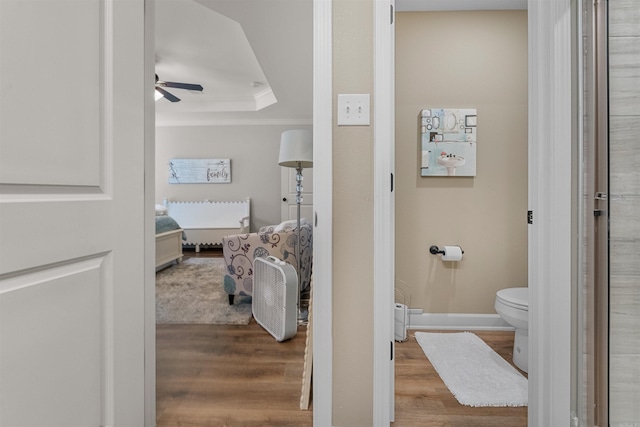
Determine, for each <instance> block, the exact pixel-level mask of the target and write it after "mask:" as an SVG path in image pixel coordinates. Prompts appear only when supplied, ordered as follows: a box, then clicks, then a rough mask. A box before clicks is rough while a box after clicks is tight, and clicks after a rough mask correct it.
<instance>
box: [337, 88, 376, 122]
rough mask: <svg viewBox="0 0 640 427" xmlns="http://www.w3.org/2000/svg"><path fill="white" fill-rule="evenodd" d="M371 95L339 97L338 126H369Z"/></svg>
mask: <svg viewBox="0 0 640 427" xmlns="http://www.w3.org/2000/svg"><path fill="white" fill-rule="evenodd" d="M369 110H370V107H369V94H368V93H364V94H339V95H338V126H369V125H370V124H371V123H370V119H369V114H370V113H369Z"/></svg>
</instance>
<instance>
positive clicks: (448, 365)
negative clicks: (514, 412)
mask: <svg viewBox="0 0 640 427" xmlns="http://www.w3.org/2000/svg"><path fill="white" fill-rule="evenodd" d="M415 337H416V340H417V341H418V344H420V347H422V350H423V351H424V354H425V355H426V356H427V358H429V361H430V362H431V364H432V365H433V367H434V368H435V370H436V371H437V372H438V374H439V375H440V377H441V378H442V380H443V381H444V383H445V384H446V386H447V387H448V388H449V390H450V391H451V393H453V395H454V396H455V397H456V399H458V402H460V403H461V404H462V405H467V406H527V397H528V395H527V388H528V387H527V379H526V378H525V377H524V376H523V375H522V374H521V373H520V372H518V371H517V370H516V369H515V368H514V367H513V366H511V365H510V364H509V362H507V361H506V360H504V359H503V358H502V357H500V355H499V354H498V353H496V352H495V351H493V349H492V348H491V347H489V346H488V345H487V344H486V343H485V342H484V341H482V340H481V339H480V338H478V337H477V336H476V335H475V334H472V333H471V332H456V333H431V332H416V333H415Z"/></svg>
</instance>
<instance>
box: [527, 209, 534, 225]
mask: <svg viewBox="0 0 640 427" xmlns="http://www.w3.org/2000/svg"><path fill="white" fill-rule="evenodd" d="M527 224H533V211H527Z"/></svg>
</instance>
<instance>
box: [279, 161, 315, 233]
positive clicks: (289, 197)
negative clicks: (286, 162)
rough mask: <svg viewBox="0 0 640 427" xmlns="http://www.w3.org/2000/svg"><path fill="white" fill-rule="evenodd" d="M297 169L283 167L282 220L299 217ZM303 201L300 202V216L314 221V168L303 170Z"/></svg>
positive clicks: (281, 186)
mask: <svg viewBox="0 0 640 427" xmlns="http://www.w3.org/2000/svg"><path fill="white" fill-rule="evenodd" d="M296 175H297V172H296V169H295V168H285V167H281V180H280V188H281V191H282V199H281V200H282V201H281V205H280V206H281V209H280V220H281V221H287V220H289V219H297V218H298V205H297V204H296ZM302 178H303V179H302V203H301V204H300V218H305V219H307V221H309V222H311V223H312V222H313V168H308V169H303V170H302Z"/></svg>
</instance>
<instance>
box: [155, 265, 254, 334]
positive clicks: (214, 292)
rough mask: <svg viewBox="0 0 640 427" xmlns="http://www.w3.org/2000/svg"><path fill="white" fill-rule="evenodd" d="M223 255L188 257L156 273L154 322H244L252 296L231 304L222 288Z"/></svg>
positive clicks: (218, 323)
mask: <svg viewBox="0 0 640 427" xmlns="http://www.w3.org/2000/svg"><path fill="white" fill-rule="evenodd" d="M224 273H225V263H224V258H187V259H186V260H184V261H183V262H182V263H181V264H177V265H172V266H171V267H167V268H165V269H164V270H160V271H158V272H157V273H156V323H205V324H210V325H247V324H249V320H251V297H240V296H236V299H235V302H234V304H233V305H229V297H228V296H227V293H226V292H224V290H223V289H222V280H223V277H224Z"/></svg>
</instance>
